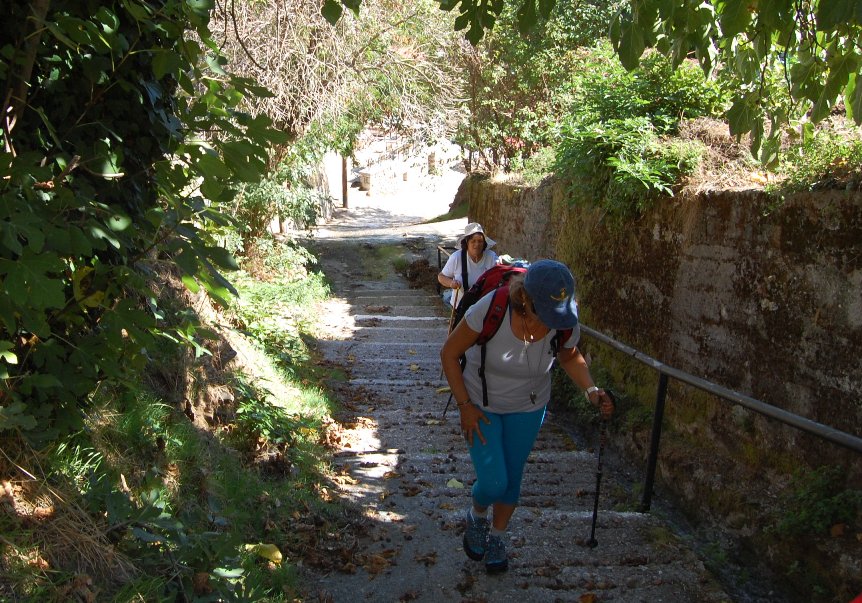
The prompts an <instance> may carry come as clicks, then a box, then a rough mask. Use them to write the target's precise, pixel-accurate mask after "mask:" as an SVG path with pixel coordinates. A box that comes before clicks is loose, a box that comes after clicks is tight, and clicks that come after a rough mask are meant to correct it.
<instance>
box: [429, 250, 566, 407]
mask: <svg viewBox="0 0 862 603" xmlns="http://www.w3.org/2000/svg"><path fill="white" fill-rule="evenodd" d="M526 266H527V264H526V262H523V261H519V262H517V263H515V264H497V265H496V266H493V267H491V268H488V269H487V270H486V271H485V272H483V273H482V275H481V276H480V277H479V278H478V279H477V280H476V282H475V283H474V284H473V286H472V287H470V288H469V289H468V290H467V292H466V293H465V294H464V297H463V298H461V301H460V302H459V303H458V307H457V308H455V316H454V318H453V321H452V328H453V329H454V328H455V326H456V325H457V324H458V323H459V322H460V321H461V319H462V318H464V315H465V314H466V313H467V309H468V308H469V307H470V306H472V305H473V304H475V303H476V302H477V301H479V300H480V299H482V298H483V297H485V295H487V294H488V293H490V292H491V291H493V292H494V298H493V299H492V300H491V305H490V306H489V307H488V311H487V312H486V313H485V318H483V319H482V330H481V331H480V332H479V338H478V339H476V343H475V344H474V345H480V346H482V359H481V361H480V363H479V378H480V379H481V380H482V406H488V384H487V382H486V381H485V344H486V343H488V341H489V340H490V339H491V338H492V337H494V335H496V334H497V331H498V330H499V329H500V325H501V324H502V322H503V318H504V317H505V316H506V310H507V309H508V308H509V281H510V280H511V278H512V277H513V276H515V275H517V274H526V272H527V268H526ZM571 335H572V329H558V330H557V332H556V334H555V335H554V337H553V338H552V339H551V353H552V354H553V355H554V358H556V356H557V353H558V352H559V351H560V349H561V348H562V347H563V344H565V343H566V341H568V340H569V337H571ZM466 366H467V358H466V357H465V356H461V370H462V371H463V370H464V368H465V367H466ZM451 402H452V395H451V394H450V395H449V401H448V402H447V403H446V409H445V410H444V411H443V416H446V411H447V410H448V409H449V404H450V403H451Z"/></svg>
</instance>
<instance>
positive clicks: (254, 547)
mask: <svg viewBox="0 0 862 603" xmlns="http://www.w3.org/2000/svg"><path fill="white" fill-rule="evenodd" d="M245 550H247V551H251V552H252V553H255V554H257V555H259V556H261V557H263V558H264V559H268V560H270V561H272V562H273V563H281V560H282V555H281V551H280V550H278V547H277V546H275V545H274V544H265V543H260V544H247V545H245Z"/></svg>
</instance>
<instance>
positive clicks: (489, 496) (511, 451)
mask: <svg viewBox="0 0 862 603" xmlns="http://www.w3.org/2000/svg"><path fill="white" fill-rule="evenodd" d="M545 409H546V407H545V406H542V407H541V408H539V409H537V410H534V411H530V412H516V413H511V414H495V413H492V412H488V411H485V416H486V417H488V419H489V420H490V421H491V423H490V424H488V423H484V422H480V423H479V425H480V429H481V430H482V435H484V436H485V442H486V443H485V444H482V441H481V440H480V439H479V438H478V436H476V435H475V434H474V436H473V445H472V446H469V445H468V449H469V451H470V459H471V460H472V461H473V468H474V470H475V471H476V481H475V482H474V483H473V502H474V503H475V504H476V506H478V507H481V508H486V507H490V506H491V505H493V504H494V503H504V504H510V505H514V504H517V503H518V498H519V497H520V496H521V479H522V478H523V476H524V465H526V464H527V457H528V456H530V451H531V450H532V449H533V444H535V442H536V437H537V436H538V435H539V428H541V427H542V423H543V422H544V420H545Z"/></svg>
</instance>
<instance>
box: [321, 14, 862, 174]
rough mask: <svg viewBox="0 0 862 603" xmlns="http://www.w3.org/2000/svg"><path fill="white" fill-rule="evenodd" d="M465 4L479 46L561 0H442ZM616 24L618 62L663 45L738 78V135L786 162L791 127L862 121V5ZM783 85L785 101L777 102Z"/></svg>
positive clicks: (524, 26) (529, 23)
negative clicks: (504, 18)
mask: <svg viewBox="0 0 862 603" xmlns="http://www.w3.org/2000/svg"><path fill="white" fill-rule="evenodd" d="M360 4H361V0H341V1H340V2H338V1H337V0H326V2H325V3H324V15H325V16H326V17H327V18H328V19H329V20H330V21H332V22H335V21H336V20H337V19H338V17H339V16H340V14H341V6H342V5H344V6H346V7H348V8H350V9H352V10H359V6H360ZM439 4H440V7H441V8H443V9H445V10H450V11H457V12H458V17H457V18H456V20H455V26H456V28H457V29H458V30H465V36H466V37H467V39H468V40H470V41H471V42H472V43H473V44H477V43H478V42H479V40H481V39H482V38H483V36H485V33H486V32H487V31H489V30H492V29H493V28H494V26H495V25H496V24H497V22H498V19H499V18H500V16H501V15H502V14H505V12H506V11H508V10H514V11H515V13H516V15H517V20H518V25H519V28H520V29H521V31H529V30H530V29H531V28H533V27H534V26H535V25H536V24H537V23H539V22H541V20H542V19H545V18H547V17H548V16H550V15H551V13H552V12H553V10H554V7H555V6H557V5H558V4H559V3H558V2H556V0H517V1H516V2H514V5H512V4H510V3H507V2H505V1H504V0H493V1H491V2H487V1H485V0H439ZM624 8H625V10H623V11H621V12H619V13H618V15H617V17H616V18H615V20H614V23H613V25H612V27H611V30H610V34H611V39H612V40H613V42H614V46H615V48H616V51H617V54H618V56H619V58H620V61H621V62H622V64H623V65H624V66H625V67H626V68H627V69H634V68H635V67H636V66H637V65H638V63H639V61H640V59H641V57H642V56H643V54H644V51H645V50H646V49H647V48H649V47H655V48H656V49H658V50H659V51H660V52H661V53H662V54H664V55H666V56H667V57H669V58H670V59H671V61H672V64H673V65H679V64H681V63H682V62H683V61H684V60H686V59H688V58H690V57H692V56H693V57H695V58H696V59H697V61H698V62H699V63H700V65H701V67H702V68H703V70H704V71H705V72H706V73H707V74H711V73H712V72H713V71H715V70H717V69H721V70H722V71H723V72H724V77H725V78H727V79H728V80H729V81H730V82H731V86H730V89H731V90H732V91H733V93H734V94H733V103H732V107H731V108H730V110H729V111H728V113H727V118H728V121H729V123H730V131H731V133H732V134H734V135H743V134H746V133H750V134H751V137H750V140H751V148H752V151H753V152H755V153H759V155H760V158H761V160H762V161H763V162H764V163H766V164H769V165H774V164H775V162H776V161H777V160H778V154H779V151H780V141H781V135H782V133H783V128H784V127H785V126H788V125H789V126H799V127H801V128H802V129H803V131H804V132H805V134H806V135H811V134H812V133H813V124H816V123H817V122H819V121H821V120H822V119H824V118H825V117H827V116H828V115H829V114H830V112H832V111H835V110H842V109H843V111H844V112H846V115H847V116H848V117H851V118H852V119H853V120H855V122H856V124H857V125H859V124H862V86H859V85H857V84H858V82H859V79H860V77H862V10H860V6H859V2H858V1H856V0H854V1H836V0H801V1H799V2H791V1H790V0H778V1H770V2H759V3H752V2H749V1H748V0H717V1H715V2H702V1H701V0H630V2H627V3H625V4H624ZM776 93H780V94H781V96H783V97H784V100H779V101H778V102H776Z"/></svg>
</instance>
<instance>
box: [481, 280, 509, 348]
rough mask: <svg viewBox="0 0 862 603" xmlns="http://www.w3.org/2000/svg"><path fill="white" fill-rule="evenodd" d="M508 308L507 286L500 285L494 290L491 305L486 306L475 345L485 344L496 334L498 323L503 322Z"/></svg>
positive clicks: (498, 327)
mask: <svg viewBox="0 0 862 603" xmlns="http://www.w3.org/2000/svg"><path fill="white" fill-rule="evenodd" d="M508 309H509V286H508V285H501V286H500V287H497V288H496V289H495V290H494V297H493V299H492V300H491V305H490V306H488V311H487V312H486V313H485V318H483V319H482V330H481V331H480V332H479V339H477V340H476V345H485V344H486V343H487V342H488V340H489V339H491V338H492V337H493V336H494V335H496V334H497V331H498V330H499V329H500V324H501V323H502V322H503V317H504V316H506V310H508Z"/></svg>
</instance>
